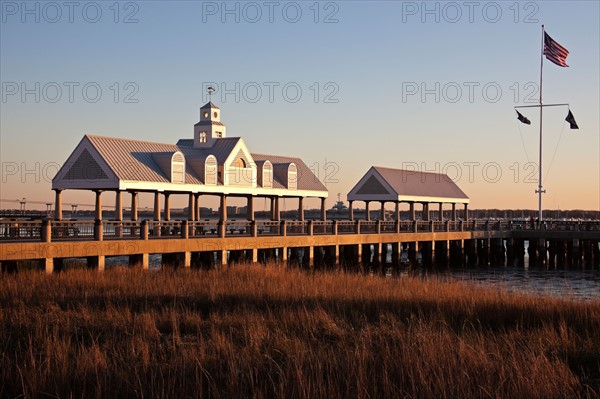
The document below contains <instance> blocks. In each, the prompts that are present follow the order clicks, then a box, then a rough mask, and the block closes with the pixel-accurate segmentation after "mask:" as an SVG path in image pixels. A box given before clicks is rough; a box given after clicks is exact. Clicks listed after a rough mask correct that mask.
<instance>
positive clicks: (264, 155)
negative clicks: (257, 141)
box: [250, 152, 302, 159]
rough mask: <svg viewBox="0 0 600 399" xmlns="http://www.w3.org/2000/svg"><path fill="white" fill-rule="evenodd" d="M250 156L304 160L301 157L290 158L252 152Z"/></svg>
mask: <svg viewBox="0 0 600 399" xmlns="http://www.w3.org/2000/svg"><path fill="white" fill-rule="evenodd" d="M250 155H252V156H254V155H258V156H262V157H278V158H290V159H302V158H300V157H293V156H289V155H275V154H261V153H258V152H250Z"/></svg>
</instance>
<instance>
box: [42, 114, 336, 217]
mask: <svg viewBox="0 0 600 399" xmlns="http://www.w3.org/2000/svg"><path fill="white" fill-rule="evenodd" d="M52 189H53V190H54V191H55V193H56V205H55V206H56V207H55V210H56V212H55V218H56V219H57V220H61V219H62V199H61V194H62V192H63V191H64V190H91V191H94V192H95V193H96V219H102V194H103V193H105V192H113V193H114V194H115V196H116V197H115V198H116V201H115V202H116V211H115V218H114V219H115V220H123V205H122V204H123V201H122V194H123V193H124V192H126V193H128V194H130V196H131V219H132V220H138V193H141V192H148V193H153V194H154V219H155V220H161V197H163V199H164V212H163V213H162V220H169V219H170V197H171V196H172V195H187V196H188V200H189V215H188V220H199V218H200V213H199V206H200V196H201V195H215V196H219V197H220V208H219V210H220V220H221V221H226V220H227V197H245V198H246V199H247V218H248V220H253V219H254V205H253V203H254V199H255V198H257V197H259V198H268V199H270V205H271V207H270V208H271V216H272V220H279V219H280V212H279V200H280V199H281V198H296V199H298V211H299V212H298V219H299V220H304V211H303V199H304V198H309V197H313V198H320V199H321V217H322V219H323V220H324V219H325V199H326V198H327V196H328V192H327V188H326V187H325V186H324V185H323V183H321V182H320V181H319V179H318V178H317V177H316V176H315V175H314V174H313V172H312V171H311V170H310V168H309V167H308V166H307V165H306V164H305V163H304V162H303V161H302V160H301V159H300V158H296V157H288V156H280V155H263V154H255V153H251V152H250V150H249V149H248V147H247V146H246V143H245V142H244V140H243V139H242V138H241V137H227V134H226V128H225V125H224V124H223V123H222V122H221V110H220V109H219V107H217V106H216V105H215V104H213V103H212V102H209V103H207V104H205V105H204V106H203V107H202V108H200V121H199V122H198V123H196V124H195V125H194V135H193V138H192V139H181V140H179V141H178V142H177V143H176V144H163V143H153V142H148V141H141V140H129V139H122V138H116V137H105V136H96V135H85V136H84V137H83V138H82V139H81V141H80V142H79V144H78V145H77V146H76V147H75V149H74V150H73V152H72V153H71V155H70V156H69V158H68V159H67V161H66V162H65V163H64V165H63V166H62V167H61V169H60V170H59V171H58V173H57V174H56V176H55V177H54V179H53V180H52Z"/></svg>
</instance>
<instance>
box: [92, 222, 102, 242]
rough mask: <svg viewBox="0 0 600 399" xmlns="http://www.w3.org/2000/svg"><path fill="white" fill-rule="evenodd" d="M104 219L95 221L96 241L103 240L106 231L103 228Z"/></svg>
mask: <svg viewBox="0 0 600 399" xmlns="http://www.w3.org/2000/svg"><path fill="white" fill-rule="evenodd" d="M102 227H103V226H102V220H101V219H96V220H95V221H94V240H96V241H102V239H103V238H104V237H103V233H104V229H103V228H102Z"/></svg>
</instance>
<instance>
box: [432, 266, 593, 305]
mask: <svg viewBox="0 0 600 399" xmlns="http://www.w3.org/2000/svg"><path fill="white" fill-rule="evenodd" d="M421 275H432V276H440V275H441V276H444V277H448V278H450V279H456V280H460V281H467V282H473V283H475V284H478V285H481V286H484V287H500V288H503V289H507V290H508V291H511V292H523V293H533V294H536V295H550V296H556V297H561V298H572V299H578V300H600V270H598V269H596V270H564V269H561V270H546V269H541V268H535V269H531V268H524V267H515V266H510V267H487V268H483V267H480V268H468V269H466V268H454V269H447V270H441V271H440V270H438V271H436V270H433V271H431V270H428V271H427V272H421Z"/></svg>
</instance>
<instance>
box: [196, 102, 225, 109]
mask: <svg viewBox="0 0 600 399" xmlns="http://www.w3.org/2000/svg"><path fill="white" fill-rule="evenodd" d="M209 108H216V109H220V108H219V107H217V106H216V105H215V104H213V103H212V102H210V101H209V102H207V103H206V104H204V105H203V106H202V108H200V109H209Z"/></svg>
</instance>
